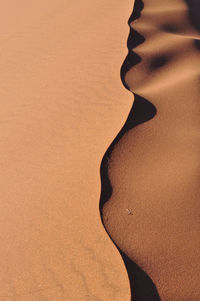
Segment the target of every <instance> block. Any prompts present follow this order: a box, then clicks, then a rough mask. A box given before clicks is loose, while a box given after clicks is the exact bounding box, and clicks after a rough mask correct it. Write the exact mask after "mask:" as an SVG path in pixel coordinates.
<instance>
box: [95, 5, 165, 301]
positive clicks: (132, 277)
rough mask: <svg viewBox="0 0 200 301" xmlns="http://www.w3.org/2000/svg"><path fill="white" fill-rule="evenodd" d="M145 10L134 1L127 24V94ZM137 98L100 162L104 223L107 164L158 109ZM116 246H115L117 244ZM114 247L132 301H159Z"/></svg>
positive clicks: (135, 267) (147, 281) (147, 280)
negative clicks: (137, 28) (126, 138)
mask: <svg viewBox="0 0 200 301" xmlns="http://www.w3.org/2000/svg"><path fill="white" fill-rule="evenodd" d="M143 8H144V4H143V2H142V1H141V0H135V4H134V8H133V12H132V14H131V16H130V18H129V21H128V24H129V27H130V33H129V37H128V40H127V48H128V55H127V57H126V58H125V60H124V62H123V64H122V67H121V73H120V75H121V80H122V83H123V84H124V86H125V87H126V88H127V89H128V90H129V87H128V86H127V84H126V82H125V74H126V73H127V72H128V71H129V70H130V69H131V68H132V67H133V66H134V65H136V64H138V63H139V62H140V61H141V58H140V56H138V55H137V54H136V53H134V52H133V49H134V48H135V47H137V46H138V45H139V44H141V43H143V42H144V41H145V38H144V37H143V36H142V35H140V34H139V33H138V32H137V31H135V30H134V29H133V28H132V27H131V23H132V22H133V21H134V20H135V19H137V18H139V17H140V15H141V11H142V9H143ZM134 96H135V99H134V103H133V106H132V108H131V110H130V113H129V115H128V118H127V120H126V122H125V124H124V126H123V127H122V129H121V130H120V132H119V133H118V135H117V136H116V138H115V139H114V141H113V142H112V143H111V145H110V146H109V148H108V149H107V151H106V153H105V155H104V157H103V159H102V162H101V167H100V175H101V196H100V204H99V208H100V215H101V219H102V209H103V206H104V204H105V203H106V202H107V201H108V200H109V199H110V197H111V195H112V185H111V183H110V180H109V176H108V163H109V159H110V156H111V154H112V151H113V149H114V147H115V145H116V144H117V143H118V142H119V140H120V139H121V138H122V137H123V136H124V135H125V133H126V132H128V131H129V130H131V129H132V128H133V127H135V126H137V125H139V124H141V123H143V122H146V121H148V120H150V119H152V118H153V117H154V116H155V114H156V108H155V106H154V105H153V104H152V103H150V102H149V101H148V100H146V99H144V98H143V97H141V96H139V95H136V94H134ZM102 223H103V219H102ZM108 235H109V233H108ZM109 236H110V235H109ZM110 238H111V237H110ZM111 240H112V238H111ZM112 241H113V240H112ZM113 243H114V244H115V242H114V241H113ZM115 246H116V247H117V249H118V250H119V252H120V254H121V256H122V259H123V261H124V264H125V266H126V269H127V273H128V276H129V281H130V288H131V300H132V301H133V300H134V301H160V297H159V295H158V292H157V289H156V287H155V285H154V283H153V282H152V280H151V279H150V277H149V276H148V275H147V274H146V273H145V272H144V271H143V270H142V269H141V268H140V267H139V266H138V265H137V264H136V263H134V262H133V261H132V260H130V259H129V258H128V257H127V256H126V254H124V253H123V252H122V251H121V250H120V249H119V247H118V246H117V245H116V244H115Z"/></svg>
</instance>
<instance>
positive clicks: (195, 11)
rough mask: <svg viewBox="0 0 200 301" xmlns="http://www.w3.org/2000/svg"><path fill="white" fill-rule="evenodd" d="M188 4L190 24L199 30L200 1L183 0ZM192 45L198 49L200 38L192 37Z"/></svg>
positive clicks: (199, 47) (199, 48)
mask: <svg viewBox="0 0 200 301" xmlns="http://www.w3.org/2000/svg"><path fill="white" fill-rule="evenodd" d="M184 1H185V2H186V4H187V6H188V12H189V17H190V21H191V24H192V25H193V26H194V27H195V28H196V29H197V30H198V31H199V32H200V1H199V0H184ZM194 45H195V47H196V49H197V50H199V51H200V40H198V39H194Z"/></svg>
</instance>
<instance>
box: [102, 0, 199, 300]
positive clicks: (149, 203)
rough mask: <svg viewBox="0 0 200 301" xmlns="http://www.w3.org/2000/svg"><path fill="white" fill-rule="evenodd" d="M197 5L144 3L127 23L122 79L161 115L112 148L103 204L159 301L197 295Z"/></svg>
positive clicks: (109, 225) (117, 237)
mask: <svg viewBox="0 0 200 301" xmlns="http://www.w3.org/2000/svg"><path fill="white" fill-rule="evenodd" d="M136 2H139V1H136ZM140 2H141V1H140ZM188 5H189V6H188ZM199 8H200V4H199V3H198V1H189V0H188V1H180V0H168V1H160V0H146V1H145V0H144V9H143V10H142V12H141V15H140V17H139V18H138V19H137V20H135V21H133V22H131V24H130V26H131V28H133V29H134V30H135V31H137V33H138V34H139V35H140V36H139V35H138V34H136V33H135V36H134V34H133V36H132V39H134V38H136V39H137V40H138V41H139V43H138V45H135V46H136V47H135V48H134V49H133V51H134V53H135V61H134V59H133V63H137V64H135V66H133V64H132V67H131V68H129V71H127V73H126V74H125V78H124V81H125V83H126V85H127V86H128V87H129V88H130V90H131V91H132V92H134V93H136V94H138V95H140V96H142V97H143V98H145V99H146V100H147V101H149V102H150V103H152V104H153V105H154V106H155V107H156V109H157V114H156V115H155V116H154V117H153V118H152V119H151V120H149V121H147V122H145V123H142V124H140V125H138V126H136V127H134V128H133V129H132V130H130V131H129V132H127V133H126V134H125V135H124V136H123V137H122V138H121V140H120V141H119V142H118V144H117V145H116V146H115V148H114V150H113V152H112V155H111V158H110V160H109V178H110V181H111V185H112V188H113V192H112V196H111V198H110V199H109V201H108V202H107V203H106V204H105V205H104V207H103V221H104V225H105V227H106V229H107V231H108V232H109V234H110V236H111V237H112V239H113V240H114V242H115V243H116V244H117V245H118V246H119V247H120V248H121V250H122V251H123V252H125V253H126V254H127V255H128V256H129V257H130V259H132V260H133V261H134V262H136V263H137V264H138V265H139V266H140V267H141V268H143V269H144V271H145V272H146V273H147V274H148V275H149V276H150V277H151V279H152V280H153V282H154V283H155V285H156V287H157V289H158V292H159V295H160V297H161V300H162V301H180V300H181V301H198V300H199V296H200V286H199V275H200V252H199V249H200V235H199V234H200V233H199V230H200V224H199V217H200V215H199V210H200V186H199V178H200V164H199V163H200V161H199V153H200V140H199V128H200V118H199V116H200V81H199V78H200V52H199V50H200V47H199V39H200V32H199V29H200V28H199V25H200V24H199V22H200V21H199V20H200V18H199V12H200V9H199ZM142 37H143V38H144V39H145V40H144V39H142ZM138 58H139V60H138ZM136 59H137V60H136ZM133 118H134V117H133ZM127 209H129V210H130V211H131V212H132V214H128V213H127ZM147 301H148V300H147Z"/></svg>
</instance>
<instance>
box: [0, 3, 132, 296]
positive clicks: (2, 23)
mask: <svg viewBox="0 0 200 301" xmlns="http://www.w3.org/2000/svg"><path fill="white" fill-rule="evenodd" d="M132 5H133V3H132V1H131V0H129V1H126V2H124V1H119V0H117V1H113V0H110V1H105V0H102V1H96V0H93V1H91V0H87V1H64V0H63V1H62V0H48V1H47V0H43V1H39V0H34V1H32V0H31V1H25V0H18V1H16V0H12V1H10V0H8V1H1V4H0V33H1V34H0V44H1V47H0V65H1V68H0V69H1V71H0V87H1V88H0V102H1V110H0V165H1V173H0V191H1V201H0V207H1V209H0V238H1V244H0V258H1V269H0V300H2V301H14V300H15V301H18V300H20V301H43V300H44V301H47V300H49V301H61V300H62V301H63V300H67V301H75V300H76V301H77V300H78V301H79V300H80V301H90V300H91V301H92V300H102V301H105V300H108V301H110V300H118V301H121V300H123V301H124V300H130V288H129V282H128V277H127V273H126V270H125V267H124V265H123V262H122V260H121V257H120V255H119V253H118V251H117V250H116V248H115V247H114V245H113V244H112V243H111V241H110V239H109V238H108V236H107V235H106V233H105V230H104V229H103V226H102V224H101V220H100V216H99V195H100V178H99V166H100V162H101V158H102V156H103V154H104V152H105V149H106V148H107V147H108V145H109V143H110V141H112V139H113V138H114V137H115V135H116V133H117V132H118V131H119V130H120V128H121V126H122V124H123V123H124V121H125V119H126V116H127V114H128V111H129V108H130V105H131V102H132V96H131V95H130V93H128V92H127V91H126V90H125V89H124V88H123V86H122V84H121V81H120V76H119V71H120V67H121V64H122V61H123V59H124V57H125V56H126V54H127V50H126V47H125V45H126V40H127V36H128V26H127V17H128V15H129V14H130V11H131V9H132Z"/></svg>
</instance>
